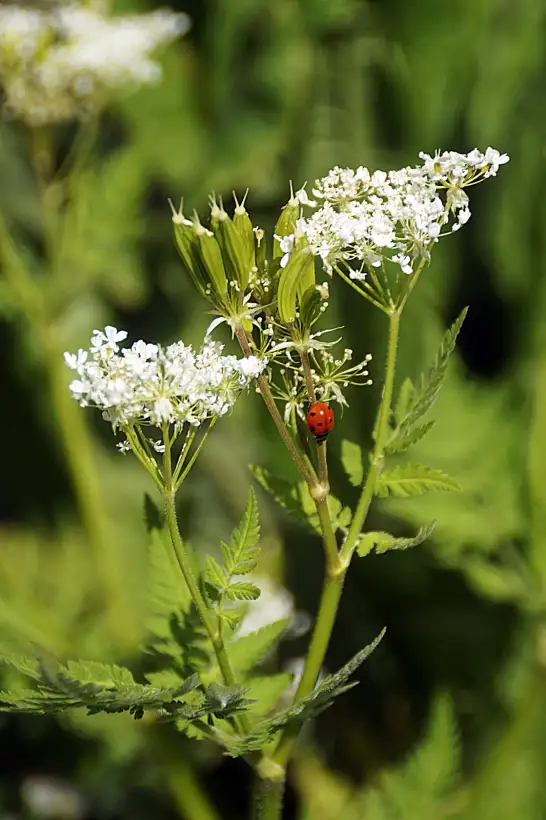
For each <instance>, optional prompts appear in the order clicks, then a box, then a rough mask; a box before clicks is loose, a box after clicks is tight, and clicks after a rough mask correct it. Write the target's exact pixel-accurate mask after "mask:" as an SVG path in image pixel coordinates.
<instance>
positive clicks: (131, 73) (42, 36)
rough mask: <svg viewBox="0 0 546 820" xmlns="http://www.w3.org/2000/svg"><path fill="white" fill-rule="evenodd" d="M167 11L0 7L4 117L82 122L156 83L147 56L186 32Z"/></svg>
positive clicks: (181, 18)
mask: <svg viewBox="0 0 546 820" xmlns="http://www.w3.org/2000/svg"><path fill="white" fill-rule="evenodd" d="M188 27H189V18H188V17H187V16H186V15H185V14H175V13H174V12H172V11H169V10H167V9H159V10H157V11H154V12H152V13H150V14H139V15H125V16H119V17H106V16H104V15H103V14H101V13H100V9H99V8H98V7H96V8H93V7H92V6H89V5H86V6H83V5H79V4H78V3H77V2H71V3H69V4H68V5H66V6H56V7H53V8H50V9H47V10H38V9H36V8H23V7H21V6H20V5H17V4H7V5H0V86H1V87H2V90H3V94H4V98H5V109H6V112H7V113H9V115H10V116H12V117H15V118H18V119H21V120H24V121H25V122H27V123H28V124H29V125H32V126H39V125H44V124H48V123H54V122H59V121H61V120H66V119H72V118H85V117H86V116H88V115H90V114H92V113H93V112H94V111H96V110H97V109H99V108H100V107H101V106H102V105H104V104H105V103H106V102H108V101H109V100H110V99H111V97H112V96H114V95H116V94H119V93H120V92H125V91H127V90H131V89H134V88H137V87H139V86H141V85H149V84H151V83H154V82H156V81H157V80H158V79H159V78H160V76H161V69H160V67H159V65H158V64H157V63H156V62H155V61H154V60H153V58H152V55H153V53H154V52H155V51H156V49H157V48H159V47H160V46H164V45H166V44H168V43H169V42H171V41H172V40H174V39H175V38H176V37H178V36H179V35H181V34H183V33H184V32H185V31H187V29H188Z"/></svg>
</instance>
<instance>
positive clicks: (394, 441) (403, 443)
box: [385, 420, 435, 456]
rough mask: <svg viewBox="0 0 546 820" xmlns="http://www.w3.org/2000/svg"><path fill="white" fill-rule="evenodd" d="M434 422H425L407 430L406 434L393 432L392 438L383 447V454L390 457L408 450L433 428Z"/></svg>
mask: <svg viewBox="0 0 546 820" xmlns="http://www.w3.org/2000/svg"><path fill="white" fill-rule="evenodd" d="M434 425H435V421H434V420H431V421H427V422H425V424H421V425H419V426H418V427H413V428H411V429H409V430H408V432H407V433H401V432H399V431H395V433H394V434H393V437H392V438H391V440H390V441H389V443H388V444H387V446H386V447H385V454H386V455H388V456H392V455H394V454H395V453H404V452H405V451H406V450H408V449H409V448H410V447H411V446H412V445H413V444H416V443H417V442H418V441H420V440H421V439H422V438H423V437H424V436H426V434H427V433H428V431H429V430H430V429H431V428H432V427H434Z"/></svg>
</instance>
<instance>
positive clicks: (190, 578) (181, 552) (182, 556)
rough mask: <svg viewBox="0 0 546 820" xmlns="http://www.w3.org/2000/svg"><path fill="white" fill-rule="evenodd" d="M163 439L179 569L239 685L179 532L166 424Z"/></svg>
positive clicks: (244, 724) (225, 671)
mask: <svg viewBox="0 0 546 820" xmlns="http://www.w3.org/2000/svg"><path fill="white" fill-rule="evenodd" d="M163 441H164V443H165V453H164V455H163V476H164V481H165V486H164V490H163V499H164V503H165V513H166V516H167V526H168V529H169V535H170V538H171V543H172V546H173V549H174V554H175V557H176V560H177V563H178V566H179V567H180V570H181V572H182V575H183V576H184V580H185V582H186V584H187V587H188V590H189V593H190V595H191V598H192V601H193V603H194V605H195V608H196V610H197V613H198V615H199V617H200V619H201V622H202V624H203V626H204V627H205V630H206V632H207V635H208V636H209V639H210V642H211V644H212V648H213V650H214V654H215V655H216V660H217V661H218V667H219V669H220V672H221V673H222V677H223V678H224V682H225V684H226V686H236V685H237V682H236V679H235V675H234V674H233V669H232V668H231V664H230V661H229V657H228V654H227V651H226V647H225V644H224V641H223V638H222V635H221V633H220V631H219V629H218V627H217V623H216V621H217V619H216V617H215V615H214V613H213V612H212V610H211V609H210V608H209V607H208V606H207V603H206V601H205V599H204V597H203V594H202V592H201V589H200V587H199V584H198V582H197V578H196V577H195V574H194V571H193V568H192V562H191V559H190V556H189V555H188V553H187V552H186V550H185V549H184V544H183V542H182V536H181V535H180V529H179V527H178V521H177V517H176V504H175V489H174V487H173V476H172V458H171V445H172V442H171V439H170V436H169V431H168V429H167V428H166V427H164V429H163ZM238 723H239V724H240V727H241V730H242V732H243V733H246V732H248V731H249V728H250V724H249V722H248V718H247V717H246V715H240V716H239V720H238Z"/></svg>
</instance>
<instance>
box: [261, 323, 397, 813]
mask: <svg viewBox="0 0 546 820" xmlns="http://www.w3.org/2000/svg"><path fill="white" fill-rule="evenodd" d="M399 328H400V311H399V310H392V311H391V312H390V313H389V340H388V347H387V361H386V368H385V383H384V386H383V395H382V398H381V404H380V407H379V416H378V423H377V437H376V442H375V447H374V452H373V456H372V463H371V466H370V470H369V472H368V476H367V478H366V482H365V484H364V487H363V489H362V494H361V496H360V500H359V502H358V505H357V508H356V511H355V514H354V516H353V520H352V523H351V527H350V529H349V533H348V535H347V538H346V540H345V544H344V546H343V548H342V550H341V552H340V554H339V559H338V562H337V567H336V568H335V569H334V568H332V567H330V568H329V569H328V571H327V574H326V577H325V580H324V586H323V589H322V596H321V600H320V604H319V610H318V614H317V620H316V623H315V628H314V630H313V635H312V638H311V644H310V647H309V653H308V655H307V658H306V660H305V665H304V669H303V674H302V677H301V680H300V683H299V686H298V689H297V691H296V695H295V698H294V702H297V701H298V700H300V699H301V698H303V697H305V696H306V695H308V694H310V693H311V692H312V691H313V688H314V687H315V684H316V681H317V678H318V676H319V674H320V670H321V668H322V666H323V664H324V658H325V656H326V651H327V649H328V644H329V642H330V638H331V635H332V631H333V628H334V624H335V621H336V617H337V613H338V609H339V603H340V600H341V594H342V592H343V584H344V581H345V575H346V573H347V570H348V568H349V564H350V562H351V558H352V555H353V552H354V549H355V547H356V545H357V543H358V538H359V536H360V532H361V530H362V527H363V525H364V522H365V519H366V516H367V514H368V510H369V507H370V503H371V500H372V498H373V493H374V489H375V484H376V481H377V477H378V475H379V473H380V470H381V467H382V465H383V458H384V453H383V450H384V447H385V443H386V439H387V433H388V421H389V415H390V408H391V402H392V393H393V387H394V376H395V371H396V353H397V348H398V334H399ZM298 734H299V727H298V726H294V725H288V726H286V727H285V729H284V730H283V732H282V734H281V737H280V739H279V742H278V744H277V747H276V749H275V751H274V752H273V754H272V755H271V756H270V757H269V758H264V759H263V761H264V763H266V762H267V763H269V768H267V767H266V766H265V765H264V767H263V770H260V768H258V777H259V779H261V780H262V781H263V782H262V783H259V784H258V789H259V794H261V795H262V803H263V806H262V808H261V809H260V812H261V813H260V814H258V815H257V817H259V819H260V820H277V818H279V817H280V815H281V808H282V794H283V786H282V784H283V782H284V776H285V772H286V767H287V765H288V761H289V759H290V756H291V754H292V750H293V748H294V743H295V742H296V740H297V737H298ZM279 783H280V785H279Z"/></svg>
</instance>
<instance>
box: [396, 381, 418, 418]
mask: <svg viewBox="0 0 546 820" xmlns="http://www.w3.org/2000/svg"><path fill="white" fill-rule="evenodd" d="M414 397H415V387H414V386H413V382H412V380H411V379H409V378H406V379H404V381H403V382H402V386H401V387H400V391H399V393H398V399H397V401H396V405H395V408H394V421H395V423H396V426H397V427H398V426H400V425H401V424H402V421H403V420H404V418H405V416H406V415H407V413H408V410H409V409H410V407H411V405H412V404H413V400H414Z"/></svg>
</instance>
